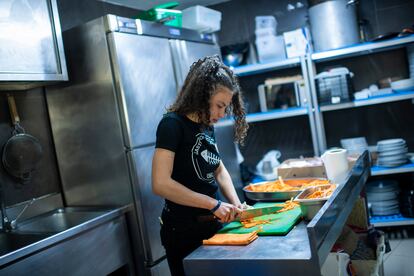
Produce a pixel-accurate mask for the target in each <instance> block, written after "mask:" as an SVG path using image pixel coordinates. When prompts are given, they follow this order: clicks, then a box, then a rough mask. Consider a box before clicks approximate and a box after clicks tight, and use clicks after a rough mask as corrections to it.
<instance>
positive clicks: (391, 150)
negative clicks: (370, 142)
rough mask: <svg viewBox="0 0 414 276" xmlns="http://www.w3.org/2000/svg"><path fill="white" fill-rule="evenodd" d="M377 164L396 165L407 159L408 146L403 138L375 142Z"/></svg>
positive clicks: (383, 165)
mask: <svg viewBox="0 0 414 276" xmlns="http://www.w3.org/2000/svg"><path fill="white" fill-rule="evenodd" d="M377 150H378V166H382V167H397V166H401V165H403V164H405V163H407V161H408V156H407V152H408V148H407V144H406V143H405V140H404V139H388V140H382V141H379V142H378V143H377Z"/></svg>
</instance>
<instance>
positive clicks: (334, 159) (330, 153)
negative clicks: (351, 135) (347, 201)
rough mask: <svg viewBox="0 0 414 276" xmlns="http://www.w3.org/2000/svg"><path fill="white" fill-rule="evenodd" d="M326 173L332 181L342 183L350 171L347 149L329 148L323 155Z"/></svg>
mask: <svg viewBox="0 0 414 276" xmlns="http://www.w3.org/2000/svg"><path fill="white" fill-rule="evenodd" d="M321 158H322V161H323V164H324V166H325V170H326V175H327V177H328V179H329V180H330V181H332V182H333V183H336V184H341V183H342V182H343V181H344V180H345V178H346V176H347V173H348V159H347V152H346V149H331V150H327V151H326V152H325V153H324V154H322V156H321Z"/></svg>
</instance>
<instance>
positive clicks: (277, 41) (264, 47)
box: [256, 36, 286, 62]
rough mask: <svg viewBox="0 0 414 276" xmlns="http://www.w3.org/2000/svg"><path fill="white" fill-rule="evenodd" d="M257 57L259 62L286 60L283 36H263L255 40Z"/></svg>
mask: <svg viewBox="0 0 414 276" xmlns="http://www.w3.org/2000/svg"><path fill="white" fill-rule="evenodd" d="M256 48H257V55H258V58H259V61H260V62H265V61H269V60H284V59H286V52H285V43H284V40H283V36H263V37H258V38H257V39H256Z"/></svg>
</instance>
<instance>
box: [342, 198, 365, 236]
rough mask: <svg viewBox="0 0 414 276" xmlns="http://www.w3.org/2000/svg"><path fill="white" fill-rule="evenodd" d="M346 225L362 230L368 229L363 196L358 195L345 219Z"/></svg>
mask: <svg viewBox="0 0 414 276" xmlns="http://www.w3.org/2000/svg"><path fill="white" fill-rule="evenodd" d="M346 225H350V226H355V227H358V228H360V229H363V230H367V229H368V226H369V221H368V212H367V208H366V204H365V198H363V197H359V198H358V200H357V201H356V202H355V205H354V208H353V209H352V211H351V213H350V214H349V217H348V220H347V221H346Z"/></svg>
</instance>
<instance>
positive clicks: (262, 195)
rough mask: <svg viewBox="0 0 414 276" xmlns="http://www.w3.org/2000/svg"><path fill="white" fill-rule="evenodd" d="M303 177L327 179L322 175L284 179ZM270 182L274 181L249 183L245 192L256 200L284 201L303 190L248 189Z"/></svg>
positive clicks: (244, 189)
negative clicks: (261, 190) (272, 190)
mask: <svg viewBox="0 0 414 276" xmlns="http://www.w3.org/2000/svg"><path fill="white" fill-rule="evenodd" d="M302 179H306V180H308V179H312V180H316V179H320V180H325V178H320V177H304V178H287V179H284V180H285V181H288V180H302ZM268 182H272V181H263V182H258V183H254V184H250V185H247V186H246V187H244V188H243V191H244V192H245V194H246V196H247V198H249V199H251V200H255V201H283V200H289V199H291V198H292V197H295V196H297V195H298V194H299V193H300V192H302V190H301V189H298V190H297V191H286V192H253V191H250V190H247V188H248V187H250V186H253V185H263V184H265V183H268Z"/></svg>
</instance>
